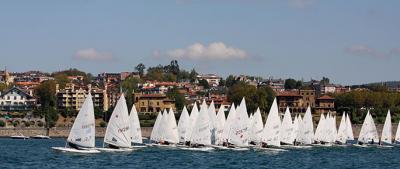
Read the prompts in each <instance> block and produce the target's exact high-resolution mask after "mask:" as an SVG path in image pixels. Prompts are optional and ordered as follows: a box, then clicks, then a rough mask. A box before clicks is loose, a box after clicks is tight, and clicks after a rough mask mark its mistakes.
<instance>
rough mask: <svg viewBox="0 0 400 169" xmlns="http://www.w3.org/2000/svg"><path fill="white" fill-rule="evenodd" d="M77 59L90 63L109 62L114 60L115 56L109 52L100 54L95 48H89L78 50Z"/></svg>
mask: <svg viewBox="0 0 400 169" xmlns="http://www.w3.org/2000/svg"><path fill="white" fill-rule="evenodd" d="M75 58H76V59H79V60H90V61H109V60H113V59H114V56H113V55H112V54H111V53H109V52H100V51H97V50H96V49H94V48H87V49H80V50H78V51H77V52H76V53H75Z"/></svg>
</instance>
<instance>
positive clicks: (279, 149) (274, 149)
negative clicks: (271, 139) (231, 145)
mask: <svg viewBox="0 0 400 169" xmlns="http://www.w3.org/2000/svg"><path fill="white" fill-rule="evenodd" d="M256 150H260V151H278V152H283V151H289V150H285V149H281V148H262V147H261V148H260V147H258V148H256Z"/></svg>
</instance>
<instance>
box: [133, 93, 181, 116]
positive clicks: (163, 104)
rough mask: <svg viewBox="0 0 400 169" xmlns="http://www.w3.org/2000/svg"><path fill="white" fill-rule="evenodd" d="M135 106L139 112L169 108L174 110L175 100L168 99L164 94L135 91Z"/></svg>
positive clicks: (153, 111) (151, 111) (154, 111)
mask: <svg viewBox="0 0 400 169" xmlns="http://www.w3.org/2000/svg"><path fill="white" fill-rule="evenodd" d="M135 106H136V109H137V110H139V112H141V113H156V112H160V111H161V110H164V109H168V110H169V109H171V108H172V110H174V112H176V107H175V100H172V99H169V98H168V97H167V96H166V95H165V94H142V93H135Z"/></svg>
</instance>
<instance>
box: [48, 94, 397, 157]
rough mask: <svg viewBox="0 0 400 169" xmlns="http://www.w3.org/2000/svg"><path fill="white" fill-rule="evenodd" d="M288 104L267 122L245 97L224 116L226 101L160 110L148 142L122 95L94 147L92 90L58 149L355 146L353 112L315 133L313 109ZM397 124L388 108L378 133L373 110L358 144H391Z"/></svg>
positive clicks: (326, 120) (325, 118)
mask: <svg viewBox="0 0 400 169" xmlns="http://www.w3.org/2000/svg"><path fill="white" fill-rule="evenodd" d="M292 117H293V116H292V114H291V112H290V108H289V107H287V108H286V110H285V112H284V114H283V117H281V115H280V114H279V110H278V105H277V101H276V99H275V100H274V101H273V103H272V105H271V108H270V110H269V113H268V115H267V117H266V123H265V125H264V123H263V120H262V116H261V111H260V109H259V108H257V110H256V111H255V112H254V113H250V115H249V113H248V112H247V108H246V102H245V99H244V98H243V99H242V101H241V103H240V104H239V105H238V106H235V104H233V103H232V105H231V107H230V109H229V113H228V115H227V117H226V118H225V109H224V106H221V108H220V109H219V110H218V111H216V108H215V106H214V102H213V101H212V102H211V103H210V104H209V105H207V104H206V101H203V102H202V104H201V105H200V109H198V107H197V103H194V105H193V108H192V110H191V112H190V114H189V111H188V110H187V108H186V106H185V107H183V110H182V113H181V115H180V118H179V121H178V123H177V122H176V119H175V113H174V112H173V110H172V109H168V110H163V111H162V112H159V113H158V115H157V118H156V121H155V124H154V126H153V130H152V132H151V136H150V142H151V143H149V144H146V145H145V144H143V139H142V133H141V128H140V122H139V117H138V113H137V110H136V108H135V105H133V107H132V110H131V112H130V113H128V108H127V105H126V101H125V97H124V95H123V94H121V97H120V98H119V100H118V102H117V104H116V107H115V109H114V110H113V113H112V114H111V117H110V120H109V122H108V125H107V129H106V133H105V136H104V141H103V147H102V148H96V147H95V119H94V108H93V101H92V96H91V95H90V94H88V95H87V96H86V99H85V102H84V104H83V106H82V108H81V109H80V111H79V113H78V115H77V117H76V119H75V122H74V124H73V126H72V128H71V131H70V134H69V136H68V138H67V140H66V145H65V147H52V148H53V149H54V150H57V151H62V152H73V153H99V152H101V151H105V152H119V151H133V150H134V149H135V148H140V147H146V146H148V145H151V146H162V147H178V148H181V149H186V150H200V151H210V150H214V149H231V150H248V149H249V148H254V149H274V150H277V149H278V150H283V149H284V147H293V148H308V147H311V145H313V146H332V145H352V143H355V140H354V135H353V129H352V124H351V121H350V117H349V114H347V113H345V112H344V113H343V114H342V117H341V118H340V123H339V128H337V126H336V116H335V115H334V114H333V113H327V114H321V116H320V118H319V121H318V124H317V126H316V129H315V132H314V124H313V119H312V115H311V108H310V107H308V108H307V110H306V112H305V114H304V116H301V115H300V114H297V115H294V118H293V119H292ZM399 129H400V125H399V126H398V127H397V132H396V135H395V140H394V142H395V143H399V142H400V130H399ZM391 144H393V142H392V123H391V115H390V111H388V113H387V116H386V119H385V124H384V127H383V130H382V134H381V137H380V138H379V136H378V132H377V129H376V126H375V123H374V120H373V118H372V116H371V114H370V112H369V111H368V113H367V115H366V117H365V119H364V122H363V124H362V127H361V130H360V134H359V136H358V140H357V144H354V145H356V146H363V147H365V146H370V145H381V146H390V145H391Z"/></svg>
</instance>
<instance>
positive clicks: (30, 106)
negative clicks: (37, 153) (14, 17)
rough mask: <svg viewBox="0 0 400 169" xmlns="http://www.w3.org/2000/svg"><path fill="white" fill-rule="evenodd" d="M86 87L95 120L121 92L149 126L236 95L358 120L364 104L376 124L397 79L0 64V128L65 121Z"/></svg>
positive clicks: (395, 105) (227, 102) (263, 105)
mask: <svg viewBox="0 0 400 169" xmlns="http://www.w3.org/2000/svg"><path fill="white" fill-rule="evenodd" d="M387 84H390V85H387ZM88 93H91V95H92V96H93V103H94V106H95V117H96V119H97V120H96V125H97V126H102V127H104V126H106V123H107V121H108V119H109V117H110V114H111V113H112V110H113V107H114V106H115V104H116V102H117V100H118V98H119V97H120V95H121V94H122V93H123V94H124V95H125V97H126V101H127V105H128V106H132V105H135V108H136V109H137V111H138V112H139V119H140V122H141V125H142V126H144V127H146V126H152V125H153V123H154V121H155V118H156V116H157V113H158V112H160V111H162V110H164V109H172V110H173V111H174V112H175V113H176V114H177V115H176V117H177V118H179V115H180V112H181V111H182V109H183V107H184V106H186V107H187V108H188V109H191V108H192V107H193V105H194V103H195V102H197V103H200V102H202V101H203V100H205V101H206V102H207V104H210V103H211V102H212V101H213V102H214V104H215V107H216V109H220V108H223V109H224V110H225V111H228V110H229V108H230V106H231V105H232V103H234V104H235V105H237V104H239V102H240V100H241V99H242V98H243V97H244V98H245V99H246V103H247V106H248V110H249V111H250V112H248V113H253V112H254V111H255V110H256V109H257V108H260V109H261V111H262V112H263V113H262V116H263V119H264V118H265V116H266V113H267V112H268V110H269V107H270V105H271V104H272V101H273V99H274V98H277V102H278V108H279V111H280V113H282V115H283V113H284V111H285V109H286V107H289V108H290V111H291V112H292V113H293V116H295V115H297V114H304V113H305V112H306V109H307V107H308V106H310V107H311V109H312V113H313V116H315V117H319V115H320V114H321V113H327V112H331V113H333V114H336V113H339V114H342V113H343V112H347V113H349V114H350V117H351V119H352V121H353V122H354V123H361V122H362V121H361V119H363V118H364V116H365V115H366V111H367V110H371V113H372V115H373V116H374V117H376V118H377V121H378V123H382V122H383V121H384V116H385V113H386V111H387V109H391V111H392V113H393V115H394V117H393V120H396V121H398V120H399V118H400V83H398V82H397V83H396V82H388V83H385V82H383V83H371V84H365V85H354V86H342V85H340V84H332V83H331V82H330V79H329V78H326V77H323V78H322V79H319V80H315V79H311V80H309V81H303V80H295V79H291V78H289V79H279V78H262V77H255V76H249V75H229V76H228V77H226V78H223V77H221V76H218V75H217V74H201V73H198V72H197V71H196V70H195V69H192V70H183V69H180V67H179V65H178V62H177V61H176V60H173V61H171V63H170V64H168V65H158V66H154V67H148V68H146V66H145V65H144V64H142V63H140V64H138V65H137V66H135V67H132V68H131V70H130V71H126V72H103V73H99V74H98V75H92V74H90V73H86V72H83V71H80V70H78V69H68V70H64V71H59V72H53V73H47V72H41V71H27V72H13V71H10V70H7V69H5V70H3V71H0V127H7V128H13V127H70V126H72V124H73V122H74V118H75V116H76V114H77V112H78V111H79V109H80V108H81V106H82V104H83V102H84V100H85V97H86V95H87V94H88ZM129 109H131V107H129ZM316 120H318V118H316Z"/></svg>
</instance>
